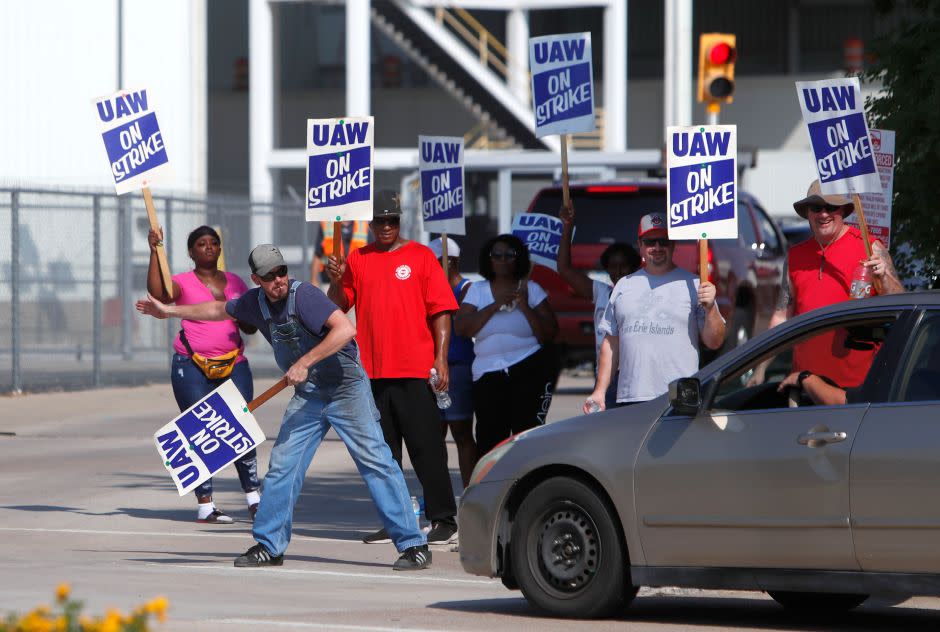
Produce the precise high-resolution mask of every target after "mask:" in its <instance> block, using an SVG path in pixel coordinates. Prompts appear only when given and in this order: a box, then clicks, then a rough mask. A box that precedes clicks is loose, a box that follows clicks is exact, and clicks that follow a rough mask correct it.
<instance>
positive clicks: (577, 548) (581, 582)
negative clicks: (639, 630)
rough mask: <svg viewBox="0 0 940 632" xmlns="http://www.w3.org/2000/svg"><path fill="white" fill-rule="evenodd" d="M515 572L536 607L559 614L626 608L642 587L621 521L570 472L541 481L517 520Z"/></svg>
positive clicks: (598, 615) (579, 614) (582, 615)
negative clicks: (633, 579) (632, 579)
mask: <svg viewBox="0 0 940 632" xmlns="http://www.w3.org/2000/svg"><path fill="white" fill-rule="evenodd" d="M511 537H512V539H511V542H510V551H511V560H512V561H511V563H512V567H513V575H514V577H515V579H516V582H517V583H518V584H519V588H520V589H521V590H522V594H523V595H524V596H525V598H526V599H527V600H528V601H529V603H531V604H532V605H534V606H535V607H537V608H539V609H540V610H543V611H545V612H547V613H550V614H552V615H554V616H561V617H575V618H585V619H594V618H602V617H607V616H610V615H612V614H615V613H617V612H619V611H620V610H622V609H623V608H624V607H625V606H626V605H627V604H629V603H630V601H632V600H633V597H634V596H635V595H636V591H637V589H636V588H635V587H633V586H631V585H629V584H628V582H627V568H628V561H627V560H628V558H627V555H626V550H625V547H624V543H623V539H622V536H621V533H620V529H619V528H618V520H617V518H616V515H615V513H614V511H613V510H612V508H611V507H610V506H609V505H608V503H607V502H606V501H605V500H604V499H602V498H600V497H599V496H598V494H597V493H596V492H595V491H594V490H592V489H591V488H590V487H588V486H587V485H585V484H584V483H582V482H580V481H577V480H574V479H571V478H566V477H556V478H550V479H548V480H546V481H544V482H542V483H540V484H539V485H538V486H537V487H535V489H533V490H532V491H531V492H529V494H528V495H527V496H526V497H525V500H523V501H522V504H521V505H520V507H519V511H518V512H517V513H516V517H515V520H514V521H513V525H512V534H511Z"/></svg>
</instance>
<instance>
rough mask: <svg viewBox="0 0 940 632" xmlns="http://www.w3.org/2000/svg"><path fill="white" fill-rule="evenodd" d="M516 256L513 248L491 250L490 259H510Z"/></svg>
mask: <svg viewBox="0 0 940 632" xmlns="http://www.w3.org/2000/svg"><path fill="white" fill-rule="evenodd" d="M515 258H516V251H515V250H501V251H500V250H491V251H490V259H495V260H497V261H511V260H512V259H515Z"/></svg>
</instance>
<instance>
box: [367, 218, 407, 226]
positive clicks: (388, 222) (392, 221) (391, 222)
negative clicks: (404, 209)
mask: <svg viewBox="0 0 940 632" xmlns="http://www.w3.org/2000/svg"><path fill="white" fill-rule="evenodd" d="M372 223H373V224H375V225H376V226H398V225H399V224H401V218H400V217H376V218H375V219H373V220H372Z"/></svg>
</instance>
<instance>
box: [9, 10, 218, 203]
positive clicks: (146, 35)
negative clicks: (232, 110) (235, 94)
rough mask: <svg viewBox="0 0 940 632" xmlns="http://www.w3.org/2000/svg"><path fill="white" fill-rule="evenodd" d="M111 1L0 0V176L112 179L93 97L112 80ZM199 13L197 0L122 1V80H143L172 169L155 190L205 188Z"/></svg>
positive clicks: (90, 182)
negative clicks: (169, 179)
mask: <svg viewBox="0 0 940 632" xmlns="http://www.w3.org/2000/svg"><path fill="white" fill-rule="evenodd" d="M117 6H118V0H82V1H81V2H75V1H74V0H5V1H4V2H0V59H3V60H4V65H3V72H2V73H0V112H2V116H0V147H2V151H0V184H21V185H32V186H39V185H42V186H52V185H55V186H68V187H77V188H88V187H109V186H113V181H112V179H111V176H110V170H109V168H108V163H107V158H106V155H105V152H104V145H103V143H102V141H101V136H100V134H99V133H98V131H97V127H96V123H95V120H96V119H95V116H94V107H93V105H92V101H93V100H94V99H95V98H96V97H99V96H102V95H106V94H110V93H113V92H116V91H117V89H118V85H117V84H118V80H117V43H116V37H117ZM205 14H206V7H205V0H124V20H123V22H124V37H123V40H124V85H123V87H125V88H141V87H143V88H147V90H148V93H149V94H148V96H149V97H150V99H152V101H153V103H155V104H156V107H157V118H158V120H159V123H160V128H161V130H162V131H163V135H164V138H165V139H166V146H167V152H168V155H169V158H170V163H171V164H172V165H173V168H174V172H175V176H174V179H173V181H172V182H171V183H169V184H168V185H161V186H160V189H161V192H165V191H168V190H170V189H171V188H172V189H173V190H175V191H181V192H189V193H201V192H203V191H205V188H206V100H207V92H206V70H205V68H206V23H205ZM155 189H156V187H155Z"/></svg>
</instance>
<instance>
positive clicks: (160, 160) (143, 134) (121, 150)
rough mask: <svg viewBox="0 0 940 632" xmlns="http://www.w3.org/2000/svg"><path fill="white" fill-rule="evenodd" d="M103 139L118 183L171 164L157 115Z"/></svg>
mask: <svg viewBox="0 0 940 632" xmlns="http://www.w3.org/2000/svg"><path fill="white" fill-rule="evenodd" d="M99 106H100V104H99ZM102 137H103V138H104V146H105V149H107V152H108V160H110V161H111V174H112V175H113V176H114V181H115V182H121V181H122V180H125V179H127V178H132V177H134V176H136V175H140V174H141V173H144V172H145V171H149V170H151V169H153V168H154V167H158V166H160V165H162V164H164V163H166V162H167V161H168V159H167V156H166V148H165V147H164V145H163V135H162V134H161V133H160V126H159V125H158V124H157V115H156V113H155V112H151V113H150V114H145V115H143V116H141V117H140V118H138V119H135V120H133V121H130V122H129V123H125V124H124V125H119V126H118V127H115V128H114V129H111V130H108V131H107V132H105V133H104V134H102Z"/></svg>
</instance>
